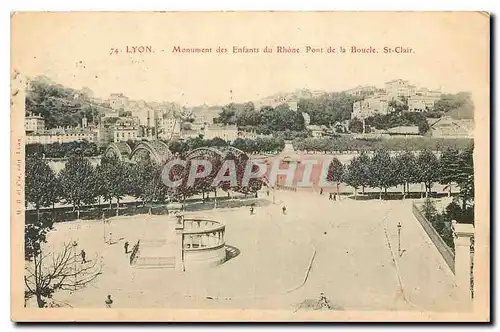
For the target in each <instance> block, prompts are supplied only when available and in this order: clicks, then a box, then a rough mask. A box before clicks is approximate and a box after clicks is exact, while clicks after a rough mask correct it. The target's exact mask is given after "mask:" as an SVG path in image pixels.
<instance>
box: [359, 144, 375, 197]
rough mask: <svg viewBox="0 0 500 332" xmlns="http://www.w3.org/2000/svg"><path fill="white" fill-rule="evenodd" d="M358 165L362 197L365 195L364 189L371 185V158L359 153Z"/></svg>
mask: <svg viewBox="0 0 500 332" xmlns="http://www.w3.org/2000/svg"><path fill="white" fill-rule="evenodd" d="M359 165H360V168H361V173H360V178H359V181H360V185H361V188H362V190H363V195H364V194H365V187H368V186H369V185H370V184H372V174H371V158H370V156H368V154H366V153H363V152H362V153H361V154H360V156H359Z"/></svg>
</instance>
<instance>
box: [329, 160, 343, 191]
mask: <svg viewBox="0 0 500 332" xmlns="http://www.w3.org/2000/svg"><path fill="white" fill-rule="evenodd" d="M344 171H345V168H344V165H342V163H341V162H340V161H339V160H338V159H337V158H333V159H332V161H331V162H330V165H329V166H328V173H327V175H326V179H327V181H329V182H335V183H336V184H337V195H340V193H339V185H340V182H342V180H343V177H344Z"/></svg>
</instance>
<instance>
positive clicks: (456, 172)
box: [327, 145, 474, 211]
mask: <svg viewBox="0 0 500 332" xmlns="http://www.w3.org/2000/svg"><path fill="white" fill-rule="evenodd" d="M327 180H328V181H330V182H333V183H337V190H338V185H339V184H340V183H341V182H344V183H346V184H347V185H349V186H351V187H353V188H354V195H355V197H357V194H358V190H359V189H361V190H362V192H363V193H364V191H365V188H366V187H371V188H378V189H379V198H382V192H385V194H386V195H387V189H388V188H391V187H395V186H397V185H402V186H403V191H402V194H403V197H404V196H406V195H408V194H409V186H410V184H414V183H422V184H424V186H425V192H426V196H427V197H428V196H429V195H430V193H431V191H432V187H433V185H434V184H436V183H440V184H442V185H446V186H447V187H448V190H449V192H450V194H451V186H452V185H456V186H458V188H459V193H458V196H457V197H458V199H459V200H460V201H461V203H462V206H461V208H462V209H463V210H464V211H465V210H467V207H468V206H469V205H470V203H472V204H473V203H474V165H473V146H472V145H471V146H469V147H468V148H466V149H465V150H462V151H459V150H457V149H453V148H448V149H446V150H444V151H443V153H442V154H441V156H440V157H438V156H436V154H434V153H433V152H432V151H429V150H423V151H420V152H419V153H418V154H415V153H413V152H411V151H406V152H402V153H399V154H398V155H396V156H394V157H392V156H391V155H390V153H389V152H388V151H387V150H383V149H381V150H378V151H376V152H375V153H374V155H373V156H369V155H368V154H366V153H361V155H360V156H357V157H354V158H353V159H352V160H351V162H350V163H349V164H348V165H346V166H344V165H343V164H342V163H341V162H340V161H339V160H338V159H337V158H334V159H333V160H332V162H331V163H330V165H329V168H328V174H327Z"/></svg>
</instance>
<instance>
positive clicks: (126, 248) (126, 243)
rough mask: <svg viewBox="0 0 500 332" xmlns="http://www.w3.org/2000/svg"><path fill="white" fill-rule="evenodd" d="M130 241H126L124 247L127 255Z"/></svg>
mask: <svg viewBox="0 0 500 332" xmlns="http://www.w3.org/2000/svg"><path fill="white" fill-rule="evenodd" d="M128 245H129V244H128V241H125V244H124V245H123V247H124V248H125V255H126V254H128Z"/></svg>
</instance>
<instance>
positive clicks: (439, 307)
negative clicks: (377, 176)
mask: <svg viewBox="0 0 500 332" xmlns="http://www.w3.org/2000/svg"><path fill="white" fill-rule="evenodd" d="M275 195H276V197H275V204H272V203H269V204H267V205H265V204H264V205H262V206H257V208H256V211H255V214H254V215H250V213H249V209H248V207H237V208H221V209H219V208H218V209H216V210H214V209H211V210H204V211H199V212H189V213H188V214H189V215H192V216H199V217H204V218H208V219H214V220H218V221H221V222H223V223H225V224H226V233H225V240H226V244H227V246H228V249H229V250H231V251H232V252H233V255H235V257H232V258H231V259H230V260H228V261H227V262H226V263H224V264H222V265H220V266H218V267H214V268H207V269H203V270H193V271H185V272H176V271H174V270H170V269H138V268H135V267H133V266H131V265H130V264H129V259H128V255H126V254H125V253H124V249H123V244H124V241H128V242H129V243H131V244H133V243H135V242H136V241H137V240H138V239H159V238H162V237H163V238H164V237H166V236H168V235H167V234H168V232H167V228H168V226H167V225H168V223H169V221H168V218H169V217H168V216H149V215H136V216H131V217H120V216H119V217H114V218H111V219H110V223H109V224H107V225H106V226H104V225H103V223H102V222H100V221H75V222H66V223H59V224H57V225H56V227H55V229H54V230H53V231H52V232H51V233H50V234H49V236H48V243H47V248H50V250H57V248H59V247H60V246H61V245H62V243H63V242H68V241H77V242H78V251H77V252H79V251H80V250H81V249H84V250H85V251H86V252H87V257H88V258H90V259H99V260H102V262H103V274H102V275H100V276H99V277H98V278H97V279H96V280H95V281H94V282H93V283H92V284H90V285H88V286H87V287H86V288H84V289H82V290H78V291H76V292H74V293H70V292H67V291H65V292H62V291H60V292H57V293H56V294H55V295H54V298H55V300H56V301H57V302H59V303H64V304H65V305H67V306H72V307H79V308H99V307H104V306H105V304H104V300H105V298H106V296H107V295H108V294H111V296H112V298H113V300H114V304H113V307H119V308H153V307H159V308H161V307H175V308H256V309H290V310H295V309H296V308H298V306H299V305H300V303H302V302H304V301H306V300H311V299H318V298H319V294H320V292H323V293H325V296H326V297H327V298H328V300H329V301H330V303H331V304H332V305H333V307H334V308H336V309H337V310H426V311H454V310H457V309H456V308H458V303H457V300H456V297H455V287H456V286H455V284H454V276H453V274H452V272H451V271H450V269H449V268H448V266H447V265H446V263H445V261H444V260H443V258H442V257H441V256H440V254H439V252H438V251H437V249H436V248H435V246H434V245H433V244H432V242H431V241H430V239H429V238H428V237H427V235H426V234H425V232H424V230H423V229H422V228H421V226H420V224H419V223H418V221H417V220H416V219H415V218H414V217H413V214H412V212H411V203H412V201H411V200H404V201H400V200H399V201H398V200H393V201H384V200H382V201H379V200H368V201H354V200H352V199H350V198H344V199H342V200H341V201H330V200H328V195H319V194H318V193H311V192H288V191H276V194H275ZM260 197H261V199H266V200H269V201H272V195H270V196H267V195H266V194H265V192H262V193H261V194H260ZM283 205H286V207H287V213H286V215H284V214H283V213H282V209H281V208H282V206H283ZM398 222H401V224H402V229H401V248H402V249H404V250H403V251H404V253H403V255H402V256H400V257H398V256H399V255H397V253H395V251H397V246H398V235H397V227H396V225H397V223H398ZM104 227H106V228H104ZM109 232H111V233H112V237H113V240H114V242H115V243H114V244H112V245H109V244H107V243H105V241H104V236H105V234H108V236H109ZM393 259H394V260H393ZM394 262H396V264H395V263H394ZM30 304H32V303H31V302H30Z"/></svg>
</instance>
